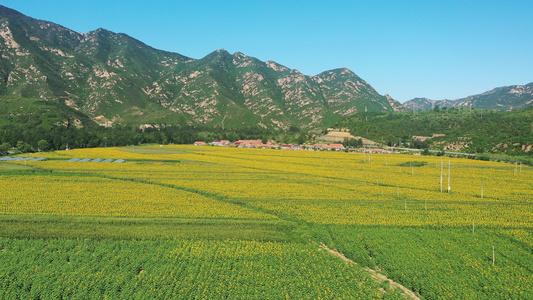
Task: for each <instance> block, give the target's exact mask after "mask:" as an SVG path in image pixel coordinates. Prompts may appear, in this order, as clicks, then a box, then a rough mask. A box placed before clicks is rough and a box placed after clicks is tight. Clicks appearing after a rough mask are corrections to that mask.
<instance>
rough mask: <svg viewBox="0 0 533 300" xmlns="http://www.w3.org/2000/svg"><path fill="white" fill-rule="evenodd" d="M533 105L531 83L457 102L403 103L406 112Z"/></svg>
mask: <svg viewBox="0 0 533 300" xmlns="http://www.w3.org/2000/svg"><path fill="white" fill-rule="evenodd" d="M531 105H533V82H532V83H529V84H527V85H512V86H504V87H499V88H495V89H493V90H490V91H488V92H485V93H483V94H479V95H473V96H468V97H466V98H462V99H457V100H431V99H427V98H415V99H412V100H409V101H406V102H404V103H403V106H404V107H405V109H407V110H413V109H416V110H429V109H433V108H435V107H441V108H442V107H472V108H482V109H491V110H504V111H509V110H515V109H521V108H526V107H528V106H531Z"/></svg>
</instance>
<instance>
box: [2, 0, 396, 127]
mask: <svg viewBox="0 0 533 300" xmlns="http://www.w3.org/2000/svg"><path fill="white" fill-rule="evenodd" d="M0 53H1V56H2V60H1V62H0V95H15V96H21V97H34V98H35V97H37V98H42V99H45V100H49V101H61V102H64V103H65V104H67V105H69V106H70V107H72V108H74V109H76V110H79V111H81V112H84V113H85V114H87V115H89V116H91V117H92V118H93V119H94V120H95V121H97V122H98V120H106V123H108V124H109V122H111V123H115V124H116V123H123V124H147V123H152V124H156V123H166V124H184V123H186V124H189V125H197V124H198V125H205V126H220V127H223V128H230V127H231V128H239V127H247V126H252V125H253V126H256V125H258V126H262V127H265V128H278V129H282V130H284V129H289V128H290V127H291V126H294V127H301V128H312V127H318V126H323V125H325V124H328V123H331V122H334V121H336V120H338V119H340V118H342V117H344V116H348V115H351V114H354V113H356V112H357V111H361V110H363V109H365V107H366V108H367V109H368V110H369V111H370V110H372V111H393V110H397V109H398V108H399V107H401V105H400V104H399V103H398V102H397V101H395V100H393V99H391V98H390V97H388V96H381V95H380V94H378V93H377V92H376V91H375V90H374V89H373V88H372V87H371V86H370V85H369V84H368V83H366V82H365V81H364V80H362V79H361V78H359V77H358V76H357V75H355V74H354V73H353V72H352V71H350V70H348V69H337V70H331V71H326V72H323V73H321V74H318V75H316V76H306V75H304V74H302V73H300V72H299V71H297V70H294V69H289V68H287V67H284V66H281V65H279V64H277V63H275V62H272V61H267V62H262V61H260V60H258V59H256V58H253V57H249V56H246V55H245V54H243V53H239V52H237V53H235V54H230V53H228V52H227V51H225V50H217V51H214V52H213V53H211V54H209V55H207V56H206V57H204V58H202V59H191V58H189V57H185V56H183V55H180V54H177V53H170V52H165V51H160V50H156V49H153V48H151V47H149V46H147V45H145V44H143V43H142V42H140V41H138V40H136V39H134V38H132V37H129V36H128V35H126V34H117V33H113V32H110V31H107V30H105V29H98V30H95V31H92V32H89V33H87V34H83V33H77V32H74V31H72V30H70V29H68V28H65V27H63V26H60V25H57V24H54V23H50V22H46V21H41V20H35V19H32V18H30V17H27V16H24V15H22V14H20V13H18V12H16V11H14V10H11V9H9V8H6V7H3V6H0Z"/></svg>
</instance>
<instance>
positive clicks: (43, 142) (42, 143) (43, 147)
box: [37, 140, 50, 151]
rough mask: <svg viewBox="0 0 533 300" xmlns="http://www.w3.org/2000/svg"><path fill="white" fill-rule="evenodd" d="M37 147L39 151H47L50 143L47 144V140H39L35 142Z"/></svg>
mask: <svg viewBox="0 0 533 300" xmlns="http://www.w3.org/2000/svg"><path fill="white" fill-rule="evenodd" d="M37 148H39V150H40V151H48V150H49V149H50V145H48V141H47V140H40V141H38V142H37Z"/></svg>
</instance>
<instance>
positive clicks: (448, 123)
mask: <svg viewBox="0 0 533 300" xmlns="http://www.w3.org/2000/svg"><path fill="white" fill-rule="evenodd" d="M531 120H533V107H530V108H526V109H521V110H515V111H510V112H502V111H489V110H480V109H457V108H451V109H450V108H449V109H438V110H429V111H422V112H417V113H416V114H412V113H367V114H363V113H359V114H357V115H356V116H353V117H349V118H346V119H344V120H342V121H340V122H338V124H337V125H336V127H348V128H350V131H351V133H352V134H353V135H358V136H363V137H366V138H369V139H372V140H376V141H379V140H384V141H387V144H388V145H389V146H410V147H413V148H419V149H425V148H427V147H429V148H430V149H434V150H442V149H443V148H444V146H446V145H448V144H454V143H459V144H461V143H462V144H465V146H466V148H464V149H463V150H462V151H464V152H467V153H506V154H508V155H533V151H529V152H524V150H523V147H526V146H528V145H533V124H532V121H531ZM433 134H445V135H446V136H444V137H436V138H433V139H428V140H426V141H416V140H414V141H413V140H412V137H413V136H427V137H432V136H433Z"/></svg>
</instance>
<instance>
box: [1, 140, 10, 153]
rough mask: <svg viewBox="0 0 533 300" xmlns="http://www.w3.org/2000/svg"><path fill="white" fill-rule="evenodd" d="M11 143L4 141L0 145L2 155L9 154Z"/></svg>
mask: <svg viewBox="0 0 533 300" xmlns="http://www.w3.org/2000/svg"><path fill="white" fill-rule="evenodd" d="M10 148H11V145H10V144H9V143H3V144H2V145H0V155H8V154H9V149H10Z"/></svg>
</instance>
